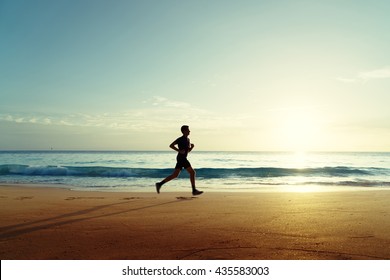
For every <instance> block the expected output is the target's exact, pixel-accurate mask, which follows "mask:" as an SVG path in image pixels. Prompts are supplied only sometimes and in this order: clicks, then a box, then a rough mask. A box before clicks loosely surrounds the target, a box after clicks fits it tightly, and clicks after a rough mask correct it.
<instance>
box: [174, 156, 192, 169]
mask: <svg viewBox="0 0 390 280" xmlns="http://www.w3.org/2000/svg"><path fill="white" fill-rule="evenodd" d="M176 160H177V162H176V166H175V169H180V170H181V169H182V168H185V169H187V168H188V167H191V163H190V162H189V161H188V159H187V157H183V156H180V155H178V156H177V157H176Z"/></svg>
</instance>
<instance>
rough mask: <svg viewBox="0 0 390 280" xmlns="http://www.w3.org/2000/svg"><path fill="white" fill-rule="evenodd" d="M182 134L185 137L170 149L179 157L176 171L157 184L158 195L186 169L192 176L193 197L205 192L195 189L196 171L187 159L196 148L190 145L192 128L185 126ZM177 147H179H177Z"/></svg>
mask: <svg viewBox="0 0 390 280" xmlns="http://www.w3.org/2000/svg"><path fill="white" fill-rule="evenodd" d="M181 132H182V133H183V136H181V137H179V138H177V139H176V140H175V141H173V142H172V143H171V145H169V147H170V148H171V149H172V150H175V151H176V152H177V157H176V161H177V162H176V166H175V170H174V171H173V173H172V174H171V175H169V176H168V177H167V178H165V179H164V180H162V181H161V182H159V183H156V190H157V193H160V189H161V187H162V186H163V185H164V184H165V183H168V182H169V181H171V180H172V179H175V178H176V177H177V176H179V174H180V172H181V170H182V169H183V168H185V169H186V170H187V171H188V173H189V174H190V181H191V186H192V194H193V195H200V194H202V193H203V192H202V191H198V190H197V189H196V187H195V174H196V173H195V170H194V169H193V168H192V166H191V163H190V162H189V161H188V159H187V155H188V153H189V152H191V151H192V149H193V148H194V144H191V143H190V139H189V138H188V136H189V135H190V128H189V127H188V125H183V126H182V127H181ZM176 146H177V147H176Z"/></svg>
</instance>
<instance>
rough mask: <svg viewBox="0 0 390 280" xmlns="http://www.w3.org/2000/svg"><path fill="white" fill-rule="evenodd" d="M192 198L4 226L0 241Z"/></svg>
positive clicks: (101, 207)
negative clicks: (102, 212) (93, 214)
mask: <svg viewBox="0 0 390 280" xmlns="http://www.w3.org/2000/svg"><path fill="white" fill-rule="evenodd" d="M191 199H192V198H186V197H177V200H175V201H169V202H163V203H157V204H152V205H147V206H142V207H136V208H131V209H126V210H121V211H116V212H111V213H105V214H97V215H95V216H88V217H79V216H82V215H85V214H89V213H93V212H95V211H99V210H102V209H105V208H109V207H112V206H115V205H121V204H130V203H132V201H125V202H118V203H111V204H105V205H98V206H94V207H91V208H88V209H84V210H79V211H75V212H71V213H66V214H62V215H59V216H55V217H52V218H46V219H41V220H37V221H31V222H26V223H19V224H15V225H10V226H5V227H1V228H0V239H6V238H13V237H16V236H19V235H22V234H27V233H31V232H34V231H39V230H45V229H49V228H53V227H58V226H63V225H67V224H71V223H77V222H83V221H88V220H93V219H97V218H103V217H110V216H115V215H120V214H124V213H131V212H135V211H140V210H145V209H150V208H155V207H160V206H163V205H168V204H173V203H179V202H181V201H186V200H191Z"/></svg>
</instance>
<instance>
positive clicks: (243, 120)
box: [0, 0, 390, 151]
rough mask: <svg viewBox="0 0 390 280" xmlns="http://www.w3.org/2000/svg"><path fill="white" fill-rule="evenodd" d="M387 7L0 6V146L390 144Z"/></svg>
mask: <svg viewBox="0 0 390 280" xmlns="http://www.w3.org/2000/svg"><path fill="white" fill-rule="evenodd" d="M389 10H390V2H388V1H385V0H383V1H379V0H373V1H352V0H351V1H348V0H341V1H336V0H334V1H332V0H330V1H322V0H319V1H298V0H291V1H288V0H285V1H260V0H258V1H246V0H244V1H102V0H99V1H92V0H90V1H87V0H84V1H83V0H80V1H75V0H67V1H63V0H57V1H45V0H42V1H39V0H37V1H21V0H13V1H8V0H5V1H4V0H3V1H1V2H0V34H1V36H0V99H1V102H0V130H1V131H2V133H1V136H0V150H6V149H50V148H51V147H53V148H54V149H92V150H94V149H107V150H165V149H167V146H168V145H169V144H170V142H171V141H172V140H174V139H175V138H176V137H177V136H178V135H180V131H179V128H180V126H181V125H182V124H189V125H190V127H191V131H192V133H191V139H192V141H193V142H194V143H195V146H196V148H197V149H199V150H265V151H268V150H269V151H279V150H293V151H305V150H323V151H351V150H353V151H390V110H389V109H388V104H390V54H389V52H388V50H389V49H390V33H389V32H388V26H390V20H389V17H388V11H389Z"/></svg>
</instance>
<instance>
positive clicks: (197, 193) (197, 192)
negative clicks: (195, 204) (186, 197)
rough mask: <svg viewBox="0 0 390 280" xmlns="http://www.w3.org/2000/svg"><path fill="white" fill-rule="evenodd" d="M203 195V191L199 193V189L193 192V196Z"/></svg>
mask: <svg viewBox="0 0 390 280" xmlns="http://www.w3.org/2000/svg"><path fill="white" fill-rule="evenodd" d="M202 193H203V192H202V191H198V190H197V189H195V190H193V191H192V195H200V194H202Z"/></svg>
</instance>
